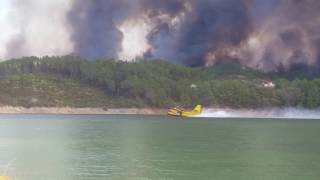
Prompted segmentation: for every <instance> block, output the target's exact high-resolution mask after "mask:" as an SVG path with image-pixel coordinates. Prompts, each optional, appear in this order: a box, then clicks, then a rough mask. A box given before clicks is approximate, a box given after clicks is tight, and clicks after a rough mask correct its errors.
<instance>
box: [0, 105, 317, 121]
mask: <svg viewBox="0 0 320 180" xmlns="http://www.w3.org/2000/svg"><path fill="white" fill-rule="evenodd" d="M1 114H8V115H21V114H34V115H37V114H47V115H167V109H161V108H110V109H104V108H89V107H87V108H74V107H31V108H26V107H19V106H17V107H15V106H0V115H1ZM196 117H199V118H200V117H201V118H293V119H320V109H314V110H311V109H303V108H293V107H291V108H290V107H287V108H265V109H263V108H262V109H232V108H210V107H209V108H206V109H204V110H203V112H202V114H201V115H199V116H196Z"/></svg>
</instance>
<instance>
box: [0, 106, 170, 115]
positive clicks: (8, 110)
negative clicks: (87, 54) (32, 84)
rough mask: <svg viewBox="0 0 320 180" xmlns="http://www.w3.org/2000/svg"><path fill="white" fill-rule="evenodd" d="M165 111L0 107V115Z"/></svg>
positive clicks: (161, 111) (155, 112)
mask: <svg viewBox="0 0 320 180" xmlns="http://www.w3.org/2000/svg"><path fill="white" fill-rule="evenodd" d="M166 112H167V110H165V109H151V108H149V109H148V108H142V109H138V108H127V109H125V108H119V109H103V108H73V107H32V108H25V107H12V106H2V107H0V114H101V115H108V114H110V115H112V114H137V115H164V114H166Z"/></svg>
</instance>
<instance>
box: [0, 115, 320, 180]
mask: <svg viewBox="0 0 320 180" xmlns="http://www.w3.org/2000/svg"><path fill="white" fill-rule="evenodd" d="M0 173H2V174H4V175H7V176H9V177H11V178H12V179H14V180H15V179H16V180H105V179H116V180H126V179H128V180H135V179H137V180H138V179H139V180H149V179H152V180H153V179H155V180H176V179H177V180H188V179H190V180H201V179H217V180H278V179H279V180H302V179H303V180H319V179H320V120H289V119H288V120H284V119H282V120H276V119H272V120H271V119H209V118H208V119H176V118H170V117H165V116H72V115H70V116H63V115H50V116H48V115H1V116H0Z"/></svg>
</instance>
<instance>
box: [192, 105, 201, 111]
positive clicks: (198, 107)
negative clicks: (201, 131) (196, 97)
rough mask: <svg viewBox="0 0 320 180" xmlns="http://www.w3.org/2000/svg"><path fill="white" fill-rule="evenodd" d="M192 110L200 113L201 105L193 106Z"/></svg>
mask: <svg viewBox="0 0 320 180" xmlns="http://www.w3.org/2000/svg"><path fill="white" fill-rule="evenodd" d="M193 111H194V112H198V113H201V112H202V106H201V105H196V107H194V109H193Z"/></svg>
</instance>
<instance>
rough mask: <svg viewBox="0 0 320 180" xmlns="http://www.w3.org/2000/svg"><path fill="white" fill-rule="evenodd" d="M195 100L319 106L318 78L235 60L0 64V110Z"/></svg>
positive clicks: (55, 60) (31, 60)
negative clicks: (197, 64)
mask: <svg viewBox="0 0 320 180" xmlns="http://www.w3.org/2000/svg"><path fill="white" fill-rule="evenodd" d="M272 83H274V85H275V86H274V87H273V86H272V85H273V84H272ZM270 84H271V85H270ZM268 85H270V86H269V87H268ZM198 103H201V104H203V105H205V106H207V107H232V108H262V107H287V106H288V107H289V106H290V107H292V106H293V107H305V108H317V107H320V76H319V74H317V73H316V72H310V71H301V72H298V71H296V72H292V73H289V74H288V73H281V74H280V73H262V72H259V71H256V70H253V69H250V68H245V67H242V66H240V65H239V64H236V63H234V64H232V63H230V64H218V65H216V66H214V67H211V68H190V67H186V66H182V65H173V64H170V63H167V62H166V61H161V60H153V61H139V62H133V63H127V62H120V61H114V60H97V61H86V60H81V59H79V58H77V57H73V56H64V57H44V58H41V59H40V58H36V57H28V58H22V59H16V60H10V61H4V62H2V63H0V104H1V105H2V106H3V105H10V106H25V107H33V106H37V107H39V106H43V107H63V106H70V107H104V108H122V107H123V108H124V107H126V108H128V107H159V108H167V107H171V106H175V105H179V106H184V107H191V106H193V105H194V104H198Z"/></svg>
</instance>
